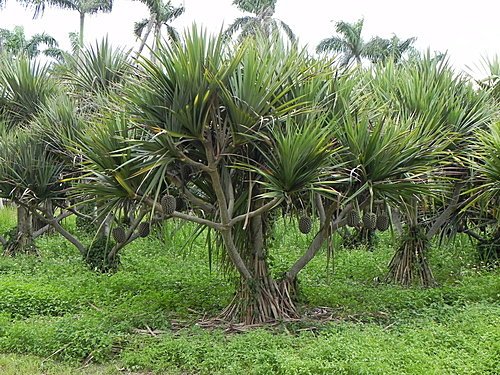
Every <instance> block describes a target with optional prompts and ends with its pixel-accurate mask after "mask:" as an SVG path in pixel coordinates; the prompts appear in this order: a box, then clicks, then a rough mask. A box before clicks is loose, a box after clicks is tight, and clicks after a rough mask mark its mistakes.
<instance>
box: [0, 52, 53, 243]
mask: <svg viewBox="0 0 500 375" xmlns="http://www.w3.org/2000/svg"><path fill="white" fill-rule="evenodd" d="M0 66H1V68H0V121H1V122H2V123H3V124H4V127H5V128H6V130H7V132H8V133H10V137H9V139H12V140H15V138H16V137H17V134H18V133H22V132H23V129H24V128H26V127H28V126H29V124H30V123H31V121H33V120H34V119H35V118H36V116H37V115H38V114H39V113H40V112H41V111H42V109H43V107H44V106H45V105H46V104H47V103H48V102H49V100H50V98H51V97H52V96H53V95H54V94H55V93H56V91H57V89H56V85H55V83H54V81H53V80H52V79H51V78H50V76H49V68H48V66H46V65H40V64H39V63H37V62H34V61H30V60H29V59H28V58H27V57H25V56H20V57H17V58H16V59H10V58H6V57H4V58H3V59H2V60H1V61H0ZM6 139H7V138H6ZM5 147H6V146H5ZM8 194H9V191H3V192H2V195H3V198H9V199H10V197H8V196H6V195H8ZM17 216H18V227H17V231H16V233H15V235H13V236H11V243H10V244H9V246H10V250H9V251H10V252H12V253H15V252H17V251H18V250H23V249H29V248H31V247H32V233H31V225H32V217H31V215H30V213H29V212H28V211H27V210H26V209H25V207H24V206H22V205H18V210H17Z"/></svg>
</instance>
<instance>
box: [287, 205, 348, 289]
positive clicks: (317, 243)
mask: <svg viewBox="0 0 500 375" xmlns="http://www.w3.org/2000/svg"><path fill="white" fill-rule="evenodd" d="M333 206H334V205H333V204H332V205H331V206H330V207H329V208H328V213H326V220H325V223H324V224H323V225H322V227H321V228H320V230H319V231H318V233H316V236H314V239H313V241H312V242H311V244H310V245H309V248H308V249H307V251H306V252H305V253H304V254H303V255H302V256H301V257H300V258H299V259H298V260H297V261H296V262H295V263H294V265H293V266H292V267H291V268H290V270H289V271H288V272H287V273H286V275H285V278H286V279H288V280H289V281H293V280H295V278H296V277H297V275H298V274H299V272H300V271H301V270H302V269H303V268H304V267H305V266H306V265H307V264H308V263H309V262H310V261H311V260H312V259H313V258H314V257H315V256H316V254H317V252H318V251H319V249H321V246H323V242H324V241H325V240H326V238H327V237H328V231H329V230H330V231H331V232H330V235H331V234H333V233H334V232H335V231H336V230H337V229H338V228H339V227H341V226H342V225H344V224H345V222H346V220H345V216H346V215H347V214H348V213H349V212H350V211H351V210H352V209H353V204H352V203H349V204H348V205H347V206H346V207H345V208H344V209H343V210H342V211H341V212H340V214H339V216H338V217H337V219H335V221H334V222H331V220H332V217H333V213H334V207H333Z"/></svg>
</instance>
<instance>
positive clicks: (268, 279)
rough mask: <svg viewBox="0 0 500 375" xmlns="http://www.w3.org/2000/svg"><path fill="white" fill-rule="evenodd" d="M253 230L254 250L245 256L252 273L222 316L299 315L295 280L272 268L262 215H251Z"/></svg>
mask: <svg viewBox="0 0 500 375" xmlns="http://www.w3.org/2000/svg"><path fill="white" fill-rule="evenodd" d="M250 234H251V246H250V249H249V252H250V254H248V255H247V256H246V257H245V263H246V268H247V269H248V270H249V271H250V272H251V275H252V277H251V278H250V279H248V278H245V277H241V279H240V282H239V287H238V290H237V292H236V294H235V296H234V298H233V300H232V301H231V303H230V304H229V306H227V307H226V309H225V310H224V311H223V312H222V314H221V317H222V318H223V319H224V320H228V321H237V322H242V323H245V324H260V323H266V322H274V321H280V320H286V319H292V318H297V317H298V313H297V308H296V305H295V295H296V286H295V282H294V281H292V282H290V281H288V280H286V279H285V280H282V281H277V280H274V278H273V277H272V275H271V272H270V270H269V265H268V263H267V257H266V254H265V249H264V244H265V241H264V230H263V221H262V217H261V216H256V217H254V218H252V219H251V223H250Z"/></svg>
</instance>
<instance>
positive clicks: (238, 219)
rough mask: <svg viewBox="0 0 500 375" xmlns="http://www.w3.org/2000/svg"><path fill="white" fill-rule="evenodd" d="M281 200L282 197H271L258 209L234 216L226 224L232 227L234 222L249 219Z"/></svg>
mask: <svg viewBox="0 0 500 375" xmlns="http://www.w3.org/2000/svg"><path fill="white" fill-rule="evenodd" d="M282 201H283V197H276V198H273V199H272V200H271V201H269V202H267V203H266V204H265V205H263V206H261V207H259V208H258V209H256V210H254V211H251V212H248V213H246V214H241V215H239V216H236V217H235V218H233V219H231V221H230V222H229V224H228V225H229V226H231V227H232V226H233V225H234V224H236V223H237V222H239V221H242V220H246V219H251V218H252V217H254V216H257V215H260V214H263V213H264V212H266V211H269V210H270V209H271V208H273V207H274V206H276V205H278V204H280V203H281V202H282Z"/></svg>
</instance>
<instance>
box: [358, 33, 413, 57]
mask: <svg viewBox="0 0 500 375" xmlns="http://www.w3.org/2000/svg"><path fill="white" fill-rule="evenodd" d="M416 40H417V38H408V39H404V40H402V39H400V38H398V37H397V36H396V35H393V36H392V38H390V39H384V38H380V37H374V38H372V39H371V40H370V41H369V42H368V43H366V45H365V47H364V51H363V55H364V56H366V57H368V58H369V59H370V60H371V62H373V63H377V62H382V63H384V62H385V61H387V60H388V59H392V60H393V61H394V62H399V61H400V60H401V59H402V58H403V56H404V55H405V54H407V53H412V52H414V51H415V48H414V47H413V43H415V41H416Z"/></svg>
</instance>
